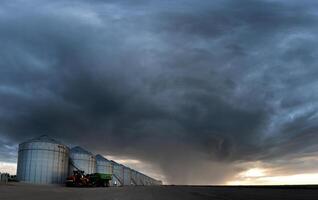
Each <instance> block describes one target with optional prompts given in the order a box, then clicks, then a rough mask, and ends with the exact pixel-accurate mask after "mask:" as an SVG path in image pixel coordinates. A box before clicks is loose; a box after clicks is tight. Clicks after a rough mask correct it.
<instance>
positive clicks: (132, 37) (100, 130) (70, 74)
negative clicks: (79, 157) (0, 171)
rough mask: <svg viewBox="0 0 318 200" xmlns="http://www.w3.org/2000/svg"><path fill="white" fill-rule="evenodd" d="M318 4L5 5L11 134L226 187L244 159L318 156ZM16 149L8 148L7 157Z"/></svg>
mask: <svg viewBox="0 0 318 200" xmlns="http://www.w3.org/2000/svg"><path fill="white" fill-rule="evenodd" d="M316 8H317V4H316V3H315V2H313V1H305V2H304V3H302V4H300V3H298V2H297V1H234V0H233V1H213V2H194V1H182V3H180V2H175V1H160V3H159V2H157V1H134V3H132V2H131V1H89V2H88V1H66V0H65V1H62V0H61V1H55V2H54V3H52V2H43V1H29V2H25V1H3V2H2V3H1V4H0V27H1V28H0V43H1V50H0V51H1V53H0V100H1V105H0V136H1V137H3V138H7V139H8V141H10V143H12V144H16V143H18V142H20V141H23V140H25V139H28V138H31V137H34V136H37V135H41V134H43V133H44V134H48V135H51V136H52V137H56V138H58V139H61V140H63V141H65V142H66V143H68V144H80V145H83V146H85V147H87V148H89V149H90V150H92V151H96V152H100V153H103V154H114V155H125V156H130V157H132V158H136V159H140V160H144V161H148V162H151V163H152V164H153V165H156V166H159V167H160V168H161V170H162V171H163V173H164V175H165V176H166V177H167V180H168V181H170V182H175V183H222V182H223V181H224V180H225V179H227V178H228V177H230V176H231V175H232V174H234V173H236V172H237V171H235V170H236V169H235V168H234V166H232V165H233V163H234V162H237V161H242V162H243V161H253V160H257V159H258V160H273V159H274V158H276V157H277V156H280V158H284V156H289V155H291V154H293V155H294V154H296V155H297V154H300V153H305V152H306V151H310V152H313V151H316V150H317V148H316V146H315V141H317V139H318V138H317V136H316V134H315V133H316V130H317V126H316V124H317V114H316V110H317V106H318V105H317V103H316V102H317V97H318V96H317V95H316V93H315V91H316V90H317V83H316V82H317V81H316V75H317V73H318V70H317V69H318V68H317V67H316V66H315V64H316V59H317V37H316V34H315V33H316V32H317V28H316V27H317V26H316V25H317V13H316V10H317V9H316ZM1 137H0V139H1ZM309 138H311V139H310V141H312V142H309V143H308V142H306V141H307V140H308V139H309ZM9 146H10V145H9ZM9 146H8V145H7V144H5V143H4V142H2V143H1V140H0V148H1V152H2V153H1V155H0V158H1V160H5V161H8V160H10V158H8V159H6V158H5V157H6V156H5V155H8V157H10V156H9V154H10V153H11V152H12V149H10V148H8V147H9ZM11 157H12V156H11ZM177 169H178V170H177ZM177 171H178V172H177ZM200 181H201V182H200Z"/></svg>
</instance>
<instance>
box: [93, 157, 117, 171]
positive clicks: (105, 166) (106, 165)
mask: <svg viewBox="0 0 318 200" xmlns="http://www.w3.org/2000/svg"><path fill="white" fill-rule="evenodd" d="M96 172H97V173H103V174H112V173H113V167H112V163H111V162H110V161H107V160H106V159H105V160H100V159H97V160H96Z"/></svg>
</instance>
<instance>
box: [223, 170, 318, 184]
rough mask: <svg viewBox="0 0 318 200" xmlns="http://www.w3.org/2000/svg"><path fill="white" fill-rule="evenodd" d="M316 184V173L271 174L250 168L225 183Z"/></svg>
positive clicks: (317, 182)
mask: <svg viewBox="0 0 318 200" xmlns="http://www.w3.org/2000/svg"><path fill="white" fill-rule="evenodd" d="M310 184H318V173H305V174H292V175H271V174H270V170H268V169H267V170H266V169H261V168H252V169H249V170H246V171H244V172H241V173H239V174H238V175H237V176H236V177H235V180H232V181H228V182H227V183H226V185H310Z"/></svg>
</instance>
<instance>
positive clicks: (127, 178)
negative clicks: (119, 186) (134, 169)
mask: <svg viewBox="0 0 318 200" xmlns="http://www.w3.org/2000/svg"><path fill="white" fill-rule="evenodd" d="M124 185H125V186H129V185H131V170H130V169H129V168H128V167H124Z"/></svg>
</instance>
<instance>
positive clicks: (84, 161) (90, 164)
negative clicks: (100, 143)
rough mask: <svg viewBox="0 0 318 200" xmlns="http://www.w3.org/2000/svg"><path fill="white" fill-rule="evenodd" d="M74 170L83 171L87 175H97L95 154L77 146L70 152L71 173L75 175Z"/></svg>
mask: <svg viewBox="0 0 318 200" xmlns="http://www.w3.org/2000/svg"><path fill="white" fill-rule="evenodd" d="M74 170H82V171H84V173H85V174H93V173H96V158H95V156H94V154H92V153H91V152H89V151H86V150H85V149H83V148H81V147H79V146H77V147H74V148H72V149H71V151H70V168H69V173H70V174H73V171H74Z"/></svg>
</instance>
